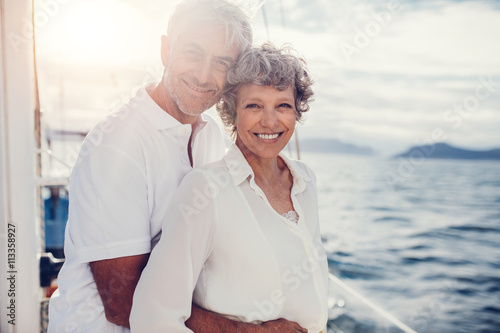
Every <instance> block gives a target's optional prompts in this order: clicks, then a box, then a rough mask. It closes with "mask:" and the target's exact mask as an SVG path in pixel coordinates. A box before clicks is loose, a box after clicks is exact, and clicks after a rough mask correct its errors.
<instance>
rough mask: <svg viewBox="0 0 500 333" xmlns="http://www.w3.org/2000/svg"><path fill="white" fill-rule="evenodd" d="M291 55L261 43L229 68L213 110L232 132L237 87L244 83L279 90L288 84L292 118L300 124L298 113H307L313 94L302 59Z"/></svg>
mask: <svg viewBox="0 0 500 333" xmlns="http://www.w3.org/2000/svg"><path fill="white" fill-rule="evenodd" d="M292 52H294V50H293V49H292V48H291V47H290V46H283V47H281V48H277V47H275V46H274V45H273V44H270V43H265V44H263V45H262V46H260V47H252V48H250V49H249V50H247V51H246V52H244V53H242V54H241V55H240V57H239V59H238V61H237V62H236V63H235V64H234V66H232V67H231V68H230V70H229V72H228V74H227V79H226V85H225V87H224V91H223V93H222V96H221V100H220V101H219V102H218V103H217V106H216V108H217V112H218V113H219V115H220V117H221V118H222V121H223V123H224V125H226V126H228V127H229V129H230V131H231V132H232V133H234V132H235V130H236V128H235V126H234V124H235V121H236V96H237V93H238V90H239V89H240V87H241V86H243V85H246V84H256V85H259V86H273V87H275V88H276V89H278V90H280V91H283V90H285V89H287V88H288V87H289V86H290V85H291V86H292V87H293V91H294V95H295V109H296V117H295V119H296V120H298V121H300V120H301V119H302V113H303V112H306V111H308V110H309V102H311V101H312V97H313V95H314V92H313V90H312V88H311V86H312V84H313V80H312V79H311V77H310V76H309V74H308V72H307V67H306V62H305V60H304V59H302V58H299V57H297V56H295V55H293V54H292Z"/></svg>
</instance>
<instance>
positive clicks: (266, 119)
mask: <svg viewBox="0 0 500 333" xmlns="http://www.w3.org/2000/svg"><path fill="white" fill-rule="evenodd" d="M277 123H278V115H277V113H276V109H275V108H274V107H272V108H265V109H264V112H263V113H262V119H261V124H262V125H263V126H265V127H268V128H272V127H274V126H275V125H276V124H277Z"/></svg>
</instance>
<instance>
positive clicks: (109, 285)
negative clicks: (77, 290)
mask: <svg viewBox="0 0 500 333" xmlns="http://www.w3.org/2000/svg"><path fill="white" fill-rule="evenodd" d="M148 259H149V254H141V255H137V256H130V257H123V258H116V259H108V260H100V261H94V262H91V263H90V270H91V271H92V274H93V275H94V280H95V283H96V285H97V290H98V291H99V295H100V296H101V300H102V304H103V305H104V314H105V315H106V319H107V320H108V321H109V322H111V323H113V324H115V325H118V326H124V327H130V323H129V316H130V310H131V309H132V298H133V297H134V291H135V287H136V286H137V282H138V281H139V278H140V276H141V273H142V270H143V269H144V267H145V266H146V264H147V262H148Z"/></svg>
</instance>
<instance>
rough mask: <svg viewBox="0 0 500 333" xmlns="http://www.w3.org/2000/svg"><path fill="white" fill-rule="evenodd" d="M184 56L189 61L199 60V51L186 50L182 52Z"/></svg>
mask: <svg viewBox="0 0 500 333" xmlns="http://www.w3.org/2000/svg"><path fill="white" fill-rule="evenodd" d="M184 54H185V55H186V57H188V58H190V59H199V58H201V53H200V52H199V51H196V50H186V51H185V52H184Z"/></svg>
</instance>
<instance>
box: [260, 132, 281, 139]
mask: <svg viewBox="0 0 500 333" xmlns="http://www.w3.org/2000/svg"><path fill="white" fill-rule="evenodd" d="M257 136H258V137H259V138H261V139H264V140H272V139H276V138H277V137H278V136H279V134H278V133H276V134H257Z"/></svg>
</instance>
